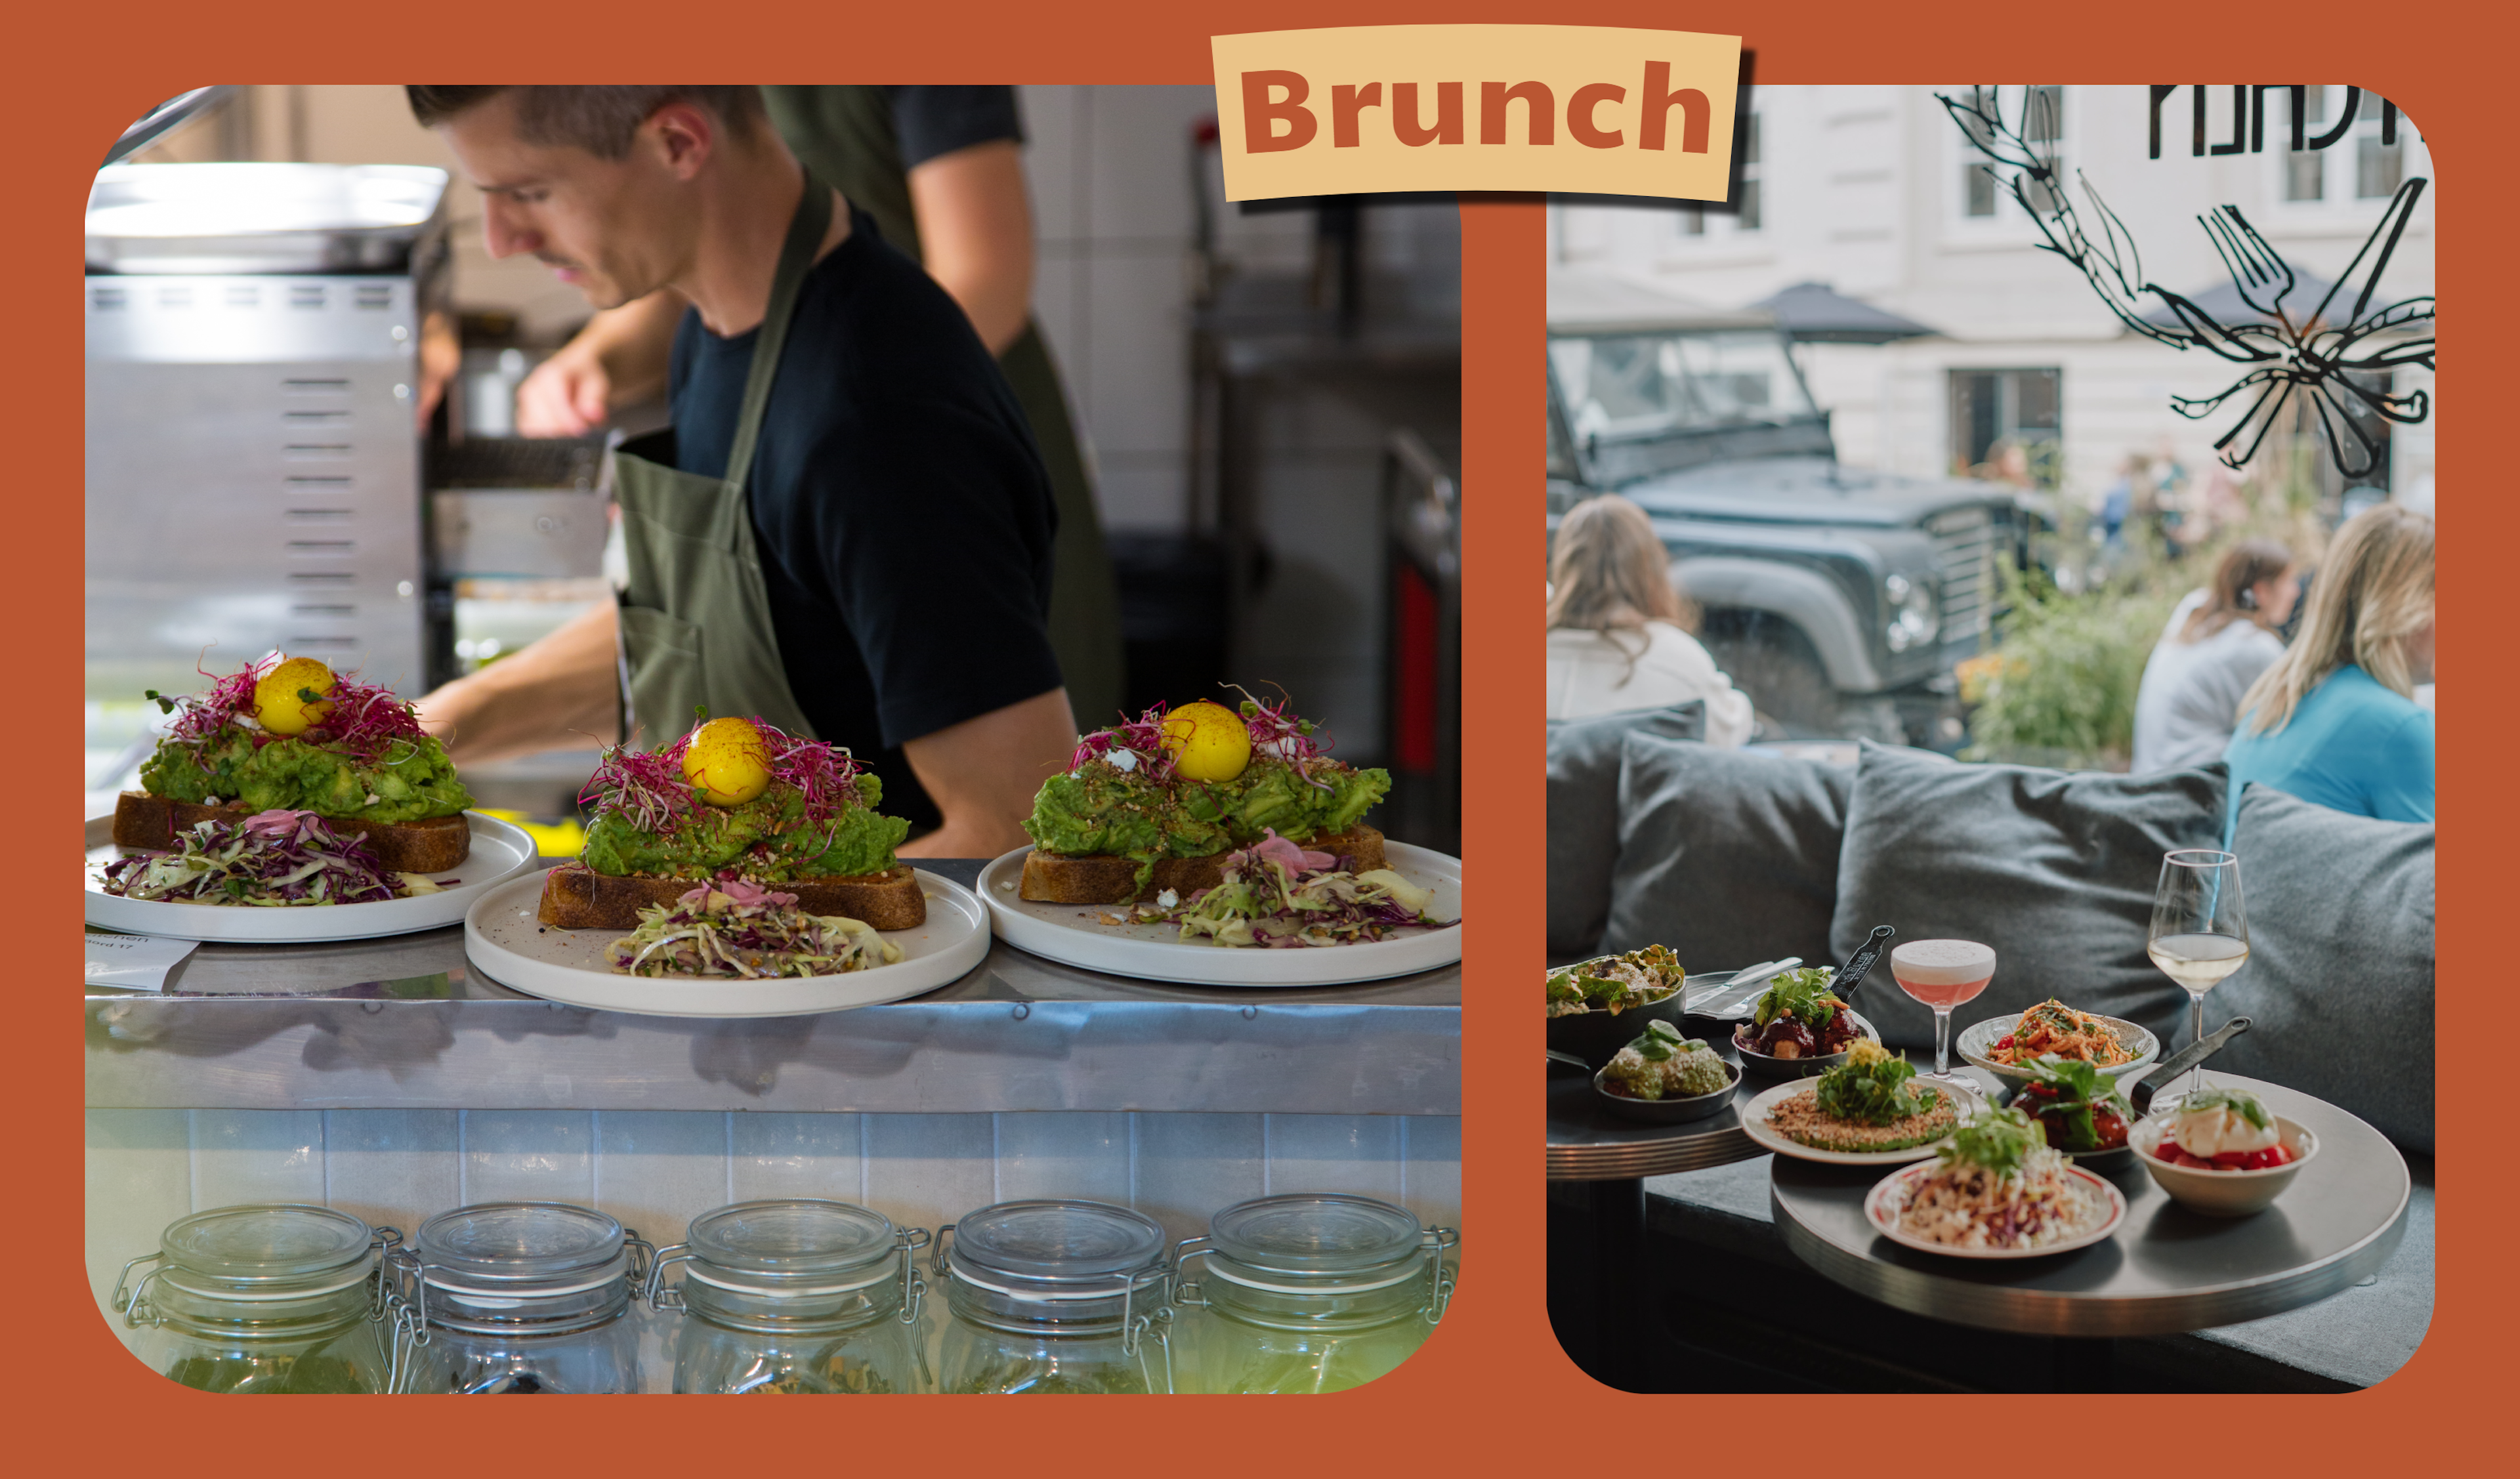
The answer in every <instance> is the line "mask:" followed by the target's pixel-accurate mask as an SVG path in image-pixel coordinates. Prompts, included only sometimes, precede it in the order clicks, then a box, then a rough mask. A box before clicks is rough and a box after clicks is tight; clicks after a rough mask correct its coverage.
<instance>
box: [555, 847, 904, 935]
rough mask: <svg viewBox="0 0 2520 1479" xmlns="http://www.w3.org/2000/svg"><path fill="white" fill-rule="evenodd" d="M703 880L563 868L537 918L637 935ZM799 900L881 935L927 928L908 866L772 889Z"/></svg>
mask: <svg viewBox="0 0 2520 1479" xmlns="http://www.w3.org/2000/svg"><path fill="white" fill-rule="evenodd" d="M700 881H701V880H700V879H697V878H642V877H616V876H614V875H613V874H600V873H597V872H596V871H595V870H594V869H591V868H589V867H587V866H586V865H585V864H583V863H563V864H562V865H561V866H560V867H558V868H555V869H553V870H552V871H551V872H550V873H548V874H544V875H543V902H542V908H541V909H540V910H539V911H538V912H537V913H536V915H535V918H536V919H540V920H542V921H543V922H544V923H546V924H557V925H559V926H560V927H561V928H562V929H636V928H638V927H639V911H640V910H642V909H646V908H648V907H649V906H650V905H652V904H671V903H673V902H674V901H675V900H676V899H679V898H681V897H682V896H683V895H685V894H687V893H689V892H691V891H692V890H693V889H694V888H696V887H697V886H698V885H699V883H700ZM769 886H770V887H771V888H774V889H777V890H778V891H779V892H781V893H791V894H794V895H795V896H796V907H797V908H799V909H802V910H804V911H805V912H806V913H807V914H817V915H838V916H840V917H842V918H843V919H861V920H864V921H865V922H866V923H868V924H871V925H873V926H875V927H876V928H877V929H911V928H915V927H917V926H918V925H921V924H923V923H925V922H927V896H926V895H925V894H923V893H922V892H920V889H919V879H918V877H917V875H916V874H912V872H911V871H910V865H909V864H907V863H901V864H896V865H894V867H893V868H892V869H891V870H890V871H888V872H885V873H879V874H856V875H854V876H834V877H825V878H798V879H795V880H793V881H792V882H787V883H773V884H770V885H769Z"/></svg>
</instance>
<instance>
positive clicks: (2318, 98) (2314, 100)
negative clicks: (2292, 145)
mask: <svg viewBox="0 0 2520 1479" xmlns="http://www.w3.org/2000/svg"><path fill="white" fill-rule="evenodd" d="M2287 96H2289V95H2287ZM2285 106H2286V107H2290V106H2291V105H2290V104H2289V103H2287V104H2286V105H2285ZM2301 111H2302V114H2303V115H2302V117H2300V118H2299V119H2297V120H2294V119H2287V120H2286V121H2288V122H2295V123H2297V125H2298V126H2297V127H2295V128H2294V129H2293V132H2294V133H2298V134H2300V135H2301V136H2302V137H2303V138H2304V139H2310V138H2314V137H2316V136H2318V134H2320V133H2323V132H2325V131H2326V127H2327V89H2326V88H2324V87H2305V88H2303V89H2302V90H2301ZM2286 139H2287V142H2289V139H2290V135H2289V134H2288V135H2286ZM2326 198H2327V159H2326V157H2325V156H2322V155H2318V154H2313V153H2312V152H2311V151H2309V150H2307V149H2302V150H2293V149H2287V150H2286V151H2285V152H2284V199H2285V200H2287V201H2319V200H2325V199H2326Z"/></svg>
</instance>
